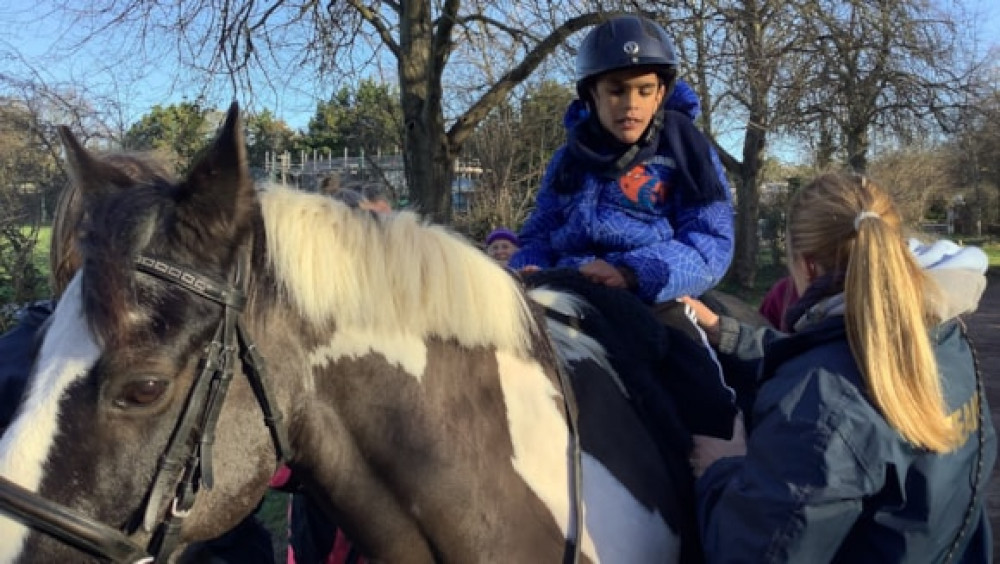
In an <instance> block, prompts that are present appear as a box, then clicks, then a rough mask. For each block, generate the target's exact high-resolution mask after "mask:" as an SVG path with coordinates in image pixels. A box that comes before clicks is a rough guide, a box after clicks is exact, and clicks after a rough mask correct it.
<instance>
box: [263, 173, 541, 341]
mask: <svg viewBox="0 0 1000 564" xmlns="http://www.w3.org/2000/svg"><path fill="white" fill-rule="evenodd" d="M259 196H260V201H261V212H262V213H263V216H264V229H265V231H266V232H267V247H268V254H269V256H270V260H271V263H272V265H273V267H274V271H275V274H276V276H277V279H278V281H279V284H281V285H282V286H284V288H285V289H287V291H288V295H289V297H290V299H291V301H292V303H294V304H295V305H296V306H297V307H298V309H299V313H300V314H301V315H303V316H304V317H306V318H307V319H309V320H311V321H312V322H313V323H315V324H317V325H320V326H322V325H327V324H330V323H331V322H334V323H336V326H337V328H338V329H359V330H363V331H374V332H378V333H388V334H400V333H408V334H417V335H420V336H422V337H430V336H437V337H440V338H442V339H449V338H453V339H456V340H457V341H458V342H460V343H462V344H464V345H467V346H479V345H482V346H490V345H493V346H496V347H497V348H498V349H501V350H508V351H511V352H514V353H516V354H518V355H519V356H523V355H527V352H528V349H529V340H530V338H529V337H530V330H531V324H532V322H531V317H530V315H529V313H528V308H527V304H526V303H525V298H524V296H523V294H522V292H520V290H519V288H518V287H517V284H516V283H515V281H514V280H513V279H512V278H511V276H509V275H508V274H507V273H506V272H505V271H504V270H503V269H502V268H500V267H499V266H497V265H496V263H494V262H493V261H492V260H491V259H490V258H489V257H487V256H486V255H485V254H484V253H482V252H481V251H479V250H478V249H476V248H475V247H473V246H472V245H471V244H469V243H468V242H467V241H466V240H465V239H463V238H462V237H461V236H460V235H458V234H456V233H454V232H452V231H450V230H448V229H447V228H445V227H441V226H437V225H429V224H427V223H425V222H423V221H421V219H420V218H419V217H418V216H417V215H416V214H414V213H410V212H399V213H394V214H391V215H384V216H376V215H374V214H372V213H370V212H361V211H358V210H355V209H352V208H349V207H348V206H347V205H345V204H343V203H341V202H339V201H336V200H334V199H332V198H329V197H327V196H322V195H318V194H309V193H305V192H301V191H297V190H290V189H286V188H281V187H278V186H265V187H263V189H262V190H261V191H260V192H259Z"/></svg>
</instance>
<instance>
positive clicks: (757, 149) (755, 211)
mask: <svg viewBox="0 0 1000 564" xmlns="http://www.w3.org/2000/svg"><path fill="white" fill-rule="evenodd" d="M748 123H750V124H754V123H761V120H760V119H759V115H751V116H750V119H749V120H748ZM765 136H766V132H765V131H764V130H763V129H761V128H760V127H755V126H753V125H751V126H750V127H748V128H747V132H746V137H745V138H744V139H743V164H742V166H740V176H739V184H738V185H737V187H736V194H737V200H738V201H737V204H736V249H735V251H734V256H733V267H732V274H733V276H735V277H736V281H737V283H738V284H739V285H740V286H742V287H744V288H753V287H754V284H755V283H756V281H757V255H758V252H759V250H760V241H759V238H758V235H757V220H758V218H759V217H760V190H759V188H758V184H759V180H760V168H761V163H762V162H763V156H764V147H765V145H766V137H765Z"/></svg>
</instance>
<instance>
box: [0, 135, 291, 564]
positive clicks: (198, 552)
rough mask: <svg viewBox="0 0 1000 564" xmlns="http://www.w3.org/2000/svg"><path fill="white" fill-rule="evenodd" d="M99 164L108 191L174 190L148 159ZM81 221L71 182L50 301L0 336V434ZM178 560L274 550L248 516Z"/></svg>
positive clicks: (266, 556) (79, 198) (269, 554)
mask: <svg viewBox="0 0 1000 564" xmlns="http://www.w3.org/2000/svg"><path fill="white" fill-rule="evenodd" d="M101 161H102V163H103V164H104V165H105V166H107V167H111V168H114V169H115V170H116V171H117V172H118V173H120V175H121V177H122V178H121V181H120V182H118V183H116V184H115V185H111V186H109V187H108V188H107V189H120V187H121V186H130V185H133V184H140V183H142V184H160V185H163V186H165V187H166V186H171V185H172V183H171V182H170V181H169V178H170V175H169V173H168V172H167V171H166V169H165V168H164V167H163V166H162V165H160V164H159V163H158V162H156V161H155V160H154V159H153V158H151V157H149V156H146V155H140V154H108V155H104V156H103V157H101ZM109 176H111V175H109ZM83 221H84V213H83V195H82V194H81V192H80V188H79V185H78V183H76V182H70V183H69V184H68V185H67V186H66V188H64V189H63V192H62V194H61V195H60V197H59V202H58V204H57V206H56V211H55V214H54V217H53V222H52V243H51V247H50V249H49V271H50V281H49V285H50V286H51V289H52V292H53V296H54V297H53V299H52V300H46V301H41V302H36V303H34V304H31V305H29V306H27V307H26V308H23V309H22V310H21V311H20V312H19V313H18V316H17V320H18V322H17V325H15V326H14V328H13V329H11V330H10V331H8V332H7V333H4V334H3V335H0V430H2V429H6V428H7V426H8V425H9V424H10V423H11V421H12V420H13V419H14V416H15V414H16V410H17V407H18V405H19V404H20V401H21V398H22V396H23V395H24V390H25V388H26V386H27V383H28V376H29V375H30V373H31V366H32V364H33V363H34V358H35V354H36V352H37V347H38V344H39V343H40V333H41V331H42V330H43V328H44V326H45V321H46V319H48V317H49V316H50V315H51V314H52V311H53V310H54V309H55V302H56V300H57V299H58V298H59V295H60V294H62V291H63V290H64V289H65V288H66V286H67V285H68V284H69V282H70V280H72V278H73V276H74V275H75V274H76V271H77V270H78V269H79V268H80V261H81V257H80V254H79V252H78V250H77V246H76V244H77V243H76V239H77V236H78V234H79V231H80V229H81V224H82V223H83ZM182 561H184V562H200V563H205V564H226V563H230V562H231V563H234V564H235V563H240V564H243V563H249V562H252V563H260V564H273V563H274V549H273V547H272V544H271V535H270V532H269V531H268V530H267V529H266V528H264V526H263V525H262V524H261V523H260V521H259V520H257V518H256V517H255V516H254V515H250V516H248V517H247V518H246V519H244V520H243V521H242V522H240V523H239V524H238V525H237V526H236V527H234V528H233V529H232V530H231V531H229V532H228V533H226V534H224V535H222V536H220V537H219V538H217V539H213V540H209V541H205V542H201V543H197V544H195V545H192V546H191V547H190V548H189V549H188V551H187V552H186V553H185V555H184V556H182Z"/></svg>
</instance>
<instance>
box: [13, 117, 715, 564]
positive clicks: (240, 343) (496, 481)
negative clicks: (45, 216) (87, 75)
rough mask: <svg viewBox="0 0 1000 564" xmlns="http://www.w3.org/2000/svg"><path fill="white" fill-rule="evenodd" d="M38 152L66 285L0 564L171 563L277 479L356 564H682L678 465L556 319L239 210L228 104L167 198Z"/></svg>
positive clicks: (497, 281) (453, 252) (475, 257)
mask: <svg viewBox="0 0 1000 564" xmlns="http://www.w3.org/2000/svg"><path fill="white" fill-rule="evenodd" d="M61 134H62V138H63V144H64V148H65V151H66V160H67V166H68V167H69V169H70V170H71V172H72V177H73V178H75V179H77V181H78V182H80V183H82V186H81V188H82V190H83V192H84V195H85V197H86V206H87V208H86V209H87V214H88V215H87V217H88V223H87V226H86V227H85V229H84V230H83V231H84V232H83V233H82V234H81V239H80V243H79V244H80V245H81V247H80V248H81V252H82V254H83V256H84V263H83V267H82V268H81V270H80V271H79V272H78V273H77V275H76V277H75V278H74V279H73V281H72V282H71V283H70V285H69V287H68V288H67V290H66V291H65V293H64V294H63V297H62V298H61V299H60V301H59V303H58V306H57V308H56V310H55V313H54V314H53V316H52V318H51V322H50V325H49V327H48V329H47V331H46V333H45V335H44V338H43V339H42V341H41V344H40V348H39V351H38V355H37V360H36V364H35V367H34V369H33V372H32V376H31V381H30V384H29V388H28V390H27V392H26V394H25V398H24V400H23V403H22V404H21V406H20V408H19V412H18V415H17V417H16V419H15V420H14V422H13V423H12V424H11V426H10V427H9V429H8V431H7V432H6V433H5V435H4V436H3V439H2V441H0V477H2V480H0V481H2V482H3V483H2V485H0V510H2V511H0V539H3V542H2V543H0V562H22V563H28V562H55V561H73V562H89V561H104V560H114V561H127V562H149V561H153V559H156V560H157V561H174V560H181V559H182V558H183V556H182V555H183V548H184V547H185V546H186V545H188V544H189V543H192V542H196V541H199V540H203V539H209V538H213V537H214V536H217V535H219V534H221V533H223V532H225V531H226V530H228V529H229V528H231V527H232V526H234V525H235V524H236V523H238V522H239V521H240V520H241V519H242V518H243V517H245V516H246V515H248V514H249V513H250V512H252V511H253V510H254V508H255V506H256V505H257V503H258V502H259V500H260V499H261V498H262V496H263V495H264V494H265V493H266V489H267V484H268V479H269V477H270V476H271V475H272V473H273V472H274V471H275V469H276V467H277V465H278V463H279V462H281V461H284V463H286V464H287V465H288V466H289V467H290V468H291V469H292V471H293V472H294V474H295V475H296V476H297V477H298V478H299V479H300V480H301V481H302V482H303V484H304V487H305V488H306V490H307V491H308V492H309V493H310V495H311V496H313V498H314V499H316V500H317V502H318V503H319V504H320V505H321V506H322V507H323V509H324V510H325V511H326V512H327V513H328V515H329V516H330V517H331V518H332V519H333V520H334V521H335V522H336V523H338V524H339V525H340V526H342V528H343V529H344V530H345V531H346V532H347V534H348V535H349V536H350V538H351V539H352V540H354V541H355V542H356V543H357V544H358V546H359V547H360V548H361V549H362V551H363V552H364V553H365V554H367V555H369V556H370V557H371V559H372V560H373V561H376V562H393V563H405V564H408V563H425V562H454V563H459V562H460V563H468V562H500V561H512V562H557V561H564V562H664V563H671V562H677V561H680V560H682V559H683V560H685V561H689V560H688V559H687V556H685V555H696V554H698V548H697V546H696V542H694V541H693V539H692V537H691V536H690V535H688V534H686V533H685V530H689V529H690V526H691V521H693V518H694V517H693V505H692V504H691V503H690V494H689V493H686V492H687V491H688V490H690V488H691V487H692V482H691V480H690V477H689V476H688V475H686V474H689V473H690V469H689V468H687V459H686V456H687V455H686V452H685V451H684V448H683V447H678V448H675V449H664V448H661V447H660V446H658V442H657V440H656V438H655V437H654V436H653V435H652V434H651V433H650V431H649V428H648V426H647V425H644V424H643V422H642V421H641V420H640V418H639V416H638V415H637V413H636V411H635V410H633V409H632V407H631V404H630V401H629V398H628V397H627V395H628V393H627V392H628V391H627V389H623V384H622V382H621V378H616V377H614V376H615V369H614V366H613V364H612V362H610V360H609V358H608V353H607V351H605V350H604V349H603V348H602V346H601V345H600V344H599V343H598V342H597V341H595V340H594V339H592V338H590V337H589V336H587V335H585V334H583V333H582V332H581V331H579V330H578V327H577V326H576V325H575V324H574V321H573V320H574V319H579V318H580V316H581V315H582V314H584V312H586V304H585V303H584V302H583V301H582V300H581V299H580V298H579V297H578V296H575V295H574V294H571V293H566V292H559V291H556V290H554V289H544V288H543V289H537V290H534V291H533V292H532V293H531V294H529V293H528V292H526V290H525V289H524V287H523V286H522V285H521V284H519V282H518V281H517V280H516V279H515V278H514V277H512V276H511V275H510V274H509V273H508V272H506V271H505V270H503V269H502V268H501V267H498V266H497V265H496V264H495V263H494V262H493V261H491V260H490V259H489V258H488V257H486V255H484V254H483V253H482V252H481V251H479V250H478V249H477V248H475V247H474V246H473V245H472V244H471V243H470V242H468V241H467V240H466V239H465V238H463V237H462V236H460V235H458V234H456V233H454V232H452V231H451V230H449V229H448V228H446V227H443V226H438V225H433V224H430V223H427V222H425V221H423V220H422V219H421V218H420V217H419V216H418V215H416V214H414V213H410V212H405V211H404V212H398V213H394V214H391V215H383V214H374V213H372V212H367V211H363V210H357V209H352V208H350V207H348V206H346V205H344V204H343V203H341V202H337V201H335V200H333V199H331V198H328V197H324V196H321V195H318V194H310V193H305V192H299V191H294V190H289V189H284V188H281V187H276V186H268V185H264V186H256V185H255V184H254V182H253V181H252V179H251V176H250V173H249V169H248V166H247V162H246V149H245V145H244V142H243V138H242V134H241V126H240V120H239V112H238V108H237V107H236V105H235V104H234V105H233V106H232V107H231V108H230V110H229V112H228V114H227V117H226V120H225V123H224V124H223V125H222V126H221V128H220V132H219V134H218V136H217V138H216V139H215V141H214V142H213V143H212V144H211V145H210V146H209V147H208V148H207V149H206V151H205V152H204V153H203V154H202V155H201V156H199V157H198V158H197V159H196V161H195V162H194V163H193V164H192V166H191V167H190V169H189V170H190V173H189V174H188V175H187V176H186V178H185V179H183V180H182V181H180V182H179V183H177V184H176V185H171V186H166V187H163V186H158V187H153V186H142V185H139V186H135V187H134V188H132V189H129V190H127V191H114V193H111V192H110V191H107V190H104V187H105V186H108V184H109V183H110V182H116V181H119V180H120V179H117V178H111V176H113V175H114V172H113V171H111V170H108V169H107V168H106V167H102V166H101V164H100V162H99V161H98V160H97V159H95V157H94V156H93V155H91V154H90V153H89V152H88V151H87V150H86V149H85V148H83V147H82V146H81V145H80V144H79V142H78V141H77V140H76V139H75V138H74V137H73V136H72V134H70V133H69V131H68V130H66V129H63V130H61ZM540 304H545V305H544V307H543V306H542V305H540ZM546 309H551V310H558V311H560V312H561V313H560V314H557V315H546V314H545V313H546ZM678 444H684V441H683V440H681V441H680V442H679V443H678ZM666 451H669V452H666ZM677 468H682V469H683V470H682V471H680V472H678V471H677V470H676V469H677ZM685 500H687V501H685Z"/></svg>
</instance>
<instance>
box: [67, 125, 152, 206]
mask: <svg viewBox="0 0 1000 564" xmlns="http://www.w3.org/2000/svg"><path fill="white" fill-rule="evenodd" d="M58 131H59V139H60V140H61V141H62V146H63V149H64V150H65V151H66V173H67V174H68V175H69V179H70V181H71V182H72V183H73V184H75V185H77V186H79V188H80V192H81V193H82V194H83V195H84V197H86V198H93V197H96V196H100V195H102V194H105V193H108V192H110V191H111V188H112V187H113V186H114V187H118V188H121V187H126V186H130V185H131V184H133V183H134V182H133V180H132V178H131V177H129V176H128V175H127V174H125V173H124V172H123V171H122V170H121V169H119V168H118V167H115V166H111V165H109V164H108V163H106V162H104V161H102V160H101V159H99V158H97V157H95V156H94V155H93V154H92V153H91V152H90V151H88V150H87V149H85V148H84V147H83V145H81V144H80V142H79V141H77V139H76V136H74V135H73V133H72V132H71V131H70V130H69V128H68V127H66V126H65V125H60V126H59V128H58Z"/></svg>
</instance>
